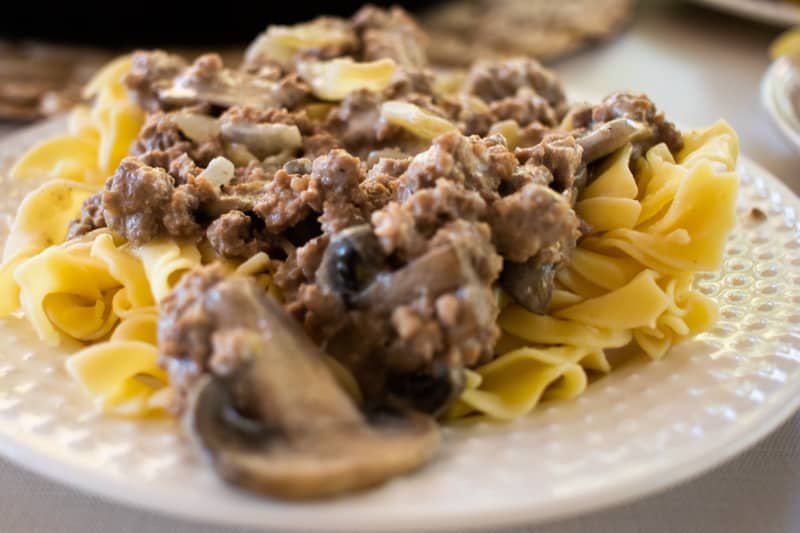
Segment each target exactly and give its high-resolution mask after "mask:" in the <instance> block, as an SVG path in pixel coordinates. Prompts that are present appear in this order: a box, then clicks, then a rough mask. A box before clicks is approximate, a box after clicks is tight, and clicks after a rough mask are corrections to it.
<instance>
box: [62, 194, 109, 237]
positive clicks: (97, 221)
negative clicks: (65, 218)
mask: <svg viewBox="0 0 800 533" xmlns="http://www.w3.org/2000/svg"><path fill="white" fill-rule="evenodd" d="M104 227H106V220H105V218H104V217H103V193H102V192H99V193H95V194H93V195H91V196H90V197H89V198H87V199H86V201H85V202H84V203H83V206H81V214H80V215H78V218H76V219H75V220H73V221H72V222H70V224H69V233H68V234H67V238H68V239H72V238H74V237H77V236H79V235H83V234H85V233H89V232H90V231H92V230H96V229H97V228H104Z"/></svg>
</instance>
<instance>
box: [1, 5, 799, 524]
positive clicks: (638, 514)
mask: <svg viewBox="0 0 800 533" xmlns="http://www.w3.org/2000/svg"><path fill="white" fill-rule="evenodd" d="M778 33H779V30H777V29H775V28H770V27H768V26H762V25H759V24H755V23H752V22H749V21H744V20H739V19H736V18H733V17H728V16H724V15H719V14H716V13H713V12H710V11H704V10H702V9H700V8H697V7H694V6H692V5H689V4H681V3H665V2H652V3H647V4H645V5H644V6H642V8H641V9H640V12H639V14H638V16H637V18H636V19H635V21H634V24H633V25H632V26H631V28H630V30H629V31H628V32H627V33H626V34H625V35H623V36H622V37H620V38H619V39H616V40H614V41H612V42H609V43H607V44H605V45H603V46H601V47H599V48H594V49H592V50H590V51H586V52H582V53H579V54H577V55H574V56H572V57H570V58H567V59H565V60H562V61H561V62H560V63H558V64H557V65H555V68H556V70H558V71H559V73H560V74H561V75H562V76H563V78H564V79H565V81H566V82H567V84H568V85H570V86H576V87H580V88H581V89H582V91H583V92H588V93H589V94H605V93H608V92H611V91H614V90H616V89H623V88H625V89H633V90H637V91H642V92H645V93H647V94H649V95H650V96H651V97H652V98H653V100H655V101H656V102H657V103H658V104H659V106H660V107H661V108H662V109H664V110H665V111H666V112H667V114H668V116H669V117H674V118H676V119H677V120H678V121H679V122H681V124H684V125H688V126H695V125H696V126H701V125H705V124H708V123H711V122H713V121H715V120H717V119H719V118H725V119H727V120H728V121H729V122H730V123H731V124H732V125H733V126H734V128H735V129H736V130H737V131H738V132H739V135H740V137H741V145H742V152H743V153H745V154H747V155H748V156H749V157H751V158H752V159H754V160H756V161H757V162H759V163H760V164H761V165H763V166H764V167H766V168H767V169H768V170H770V171H771V172H773V173H774V174H775V175H777V176H779V177H780V178H781V179H783V180H784V181H785V182H786V183H787V184H788V185H789V186H790V187H791V188H792V189H793V190H794V191H795V192H800V173H796V172H795V168H796V165H797V164H798V163H800V155H798V153H797V152H796V151H795V150H794V149H793V147H792V146H791V145H790V144H789V143H788V141H786V140H785V139H784V138H783V137H782V135H781V133H780V131H779V130H778V129H777V128H776V127H775V126H774V125H773V124H772V123H771V121H770V119H769V117H768V116H767V114H766V112H765V111H764V110H763V107H762V106H761V104H760V101H759V82H760V79H761V75H762V74H763V72H764V70H765V69H766V67H767V65H768V58H767V56H766V49H767V46H768V45H769V43H770V41H771V40H772V39H773V38H774V37H775V36H776V35H777V34H778ZM3 131H4V128H3V127H2V126H0V133H3ZM5 131H8V130H5ZM212 531H220V530H219V529H217V528H212V527H204V526H198V525H195V524H190V523H188V522H183V521H178V520H173V519H170V518H166V517H162V516H158V515H153V514H150V513H146V512H142V511H138V510H133V509H129V508H126V507H123V506H119V505H116V504H113V503H108V502H106V501H104V500H101V499H98V498H95V497H93V496H88V495H84V494H82V493H78V492H76V491H74V490H72V489H69V488H67V487H64V486H61V485H58V484H55V483H53V482H50V481H48V480H46V479H43V478H41V477H38V476H36V475H34V474H31V473H29V472H27V471H24V470H22V469H20V468H18V467H16V466H14V465H11V464H9V463H7V462H4V461H2V460H0V532H1V533H36V532H48V533H49V532H65V533H93V532H132V533H133V532H136V533H166V532H171V533H172V532H175V533H182V532H187V533H188V532H192V533H210V532H212ZM230 531H231V532H238V533H242V532H244V531H247V530H242V529H233V530H230ZM511 531H514V532H522V531H531V532H541V533H568V532H579V531H598V532H606V531H608V532H619V533H625V532H638V531H648V532H655V533H672V532H681V533H683V532H692V531H698V532H703V533H713V532H726V533H727V532H738V531H742V532H756V531H758V532H772V531H775V532H783V531H800V415H795V416H794V417H792V418H791V419H790V420H789V421H788V422H787V423H786V424H785V425H784V426H783V427H781V428H780V429H779V430H777V431H776V432H775V433H774V434H772V435H771V436H770V437H768V438H767V439H765V440H764V441H763V442H761V443H760V444H758V445H757V446H755V447H754V448H752V449H751V450H749V451H748V452H746V453H745V454H743V455H741V456H740V457H738V458H737V459H734V460H733V461H730V462H728V463H726V464H724V465H723V466H721V467H719V468H717V469H715V470H714V471H712V472H710V473H708V474H706V475H703V476H701V477H700V478H698V479H695V480H693V481H690V482H688V483H685V484H683V485H681V486H678V487H675V488H673V489H671V490H668V491H666V492H664V493H661V494H657V495H655V496H651V497H648V498H645V499H643V500H639V501H637V502H635V503H631V504H628V505H625V506H621V507H617V508H613V509H609V510H605V511H601V512H597V513H593V514H589V515H585V516H581V517H576V518H572V519H569V520H565V521H562V522H558V523H553V524H548V525H544V526H539V527H535V528H534V527H524V526H520V527H518V528H514V529H512V530H509V533H510V532H511Z"/></svg>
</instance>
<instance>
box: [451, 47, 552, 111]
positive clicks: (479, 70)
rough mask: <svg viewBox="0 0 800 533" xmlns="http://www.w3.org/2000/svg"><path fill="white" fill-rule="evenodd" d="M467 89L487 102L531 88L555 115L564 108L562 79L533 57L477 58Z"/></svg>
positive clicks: (518, 93) (515, 94)
mask: <svg viewBox="0 0 800 533" xmlns="http://www.w3.org/2000/svg"><path fill="white" fill-rule="evenodd" d="M466 90H467V92H469V93H470V94H474V95H476V96H478V97H479V98H481V99H483V100H484V101H486V102H487V103H489V102H496V101H498V100H503V99H505V98H510V97H516V96H518V95H520V94H521V93H522V94H524V92H526V91H530V92H532V93H533V94H536V95H538V96H540V97H541V98H543V99H544V100H545V101H546V102H547V103H548V105H550V107H551V108H552V111H553V114H554V115H555V117H556V118H557V119H560V118H561V116H562V115H563V113H564V112H565V111H566V104H567V100H566V96H565V94H564V89H563V87H562V85H561V81H559V79H558V78H557V77H556V75H555V74H553V73H552V72H550V71H549V70H547V69H545V68H544V67H542V66H541V65H540V64H539V63H538V62H537V61H536V60H534V59H529V58H516V59H507V60H505V61H501V62H496V61H489V60H486V61H479V62H477V63H475V65H473V67H472V68H471V69H470V71H469V74H468V75H467V81H466Z"/></svg>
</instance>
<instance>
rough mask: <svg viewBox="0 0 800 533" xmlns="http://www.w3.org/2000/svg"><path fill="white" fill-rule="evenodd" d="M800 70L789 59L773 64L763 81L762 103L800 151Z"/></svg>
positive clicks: (776, 61)
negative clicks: (798, 112)
mask: <svg viewBox="0 0 800 533" xmlns="http://www.w3.org/2000/svg"><path fill="white" fill-rule="evenodd" d="M792 100H795V101H797V102H798V103H799V104H800V70H798V68H797V66H795V65H794V63H792V61H791V60H790V59H789V58H788V57H781V58H779V59H776V60H775V61H773V62H772V64H771V65H770V66H769V68H768V69H767V71H766V72H765V73H764V77H763V78H762V79H761V103H762V104H763V105H764V107H765V108H766V109H767V112H769V114H770V116H771V117H772V119H773V120H774V121H775V123H776V124H777V125H778V127H779V128H780V129H781V131H782V132H783V134H784V135H786V137H787V138H788V139H789V140H790V141H791V142H792V144H794V146H795V148H797V149H798V150H800V117H798V115H797V110H796V109H795V106H794V104H793V103H792Z"/></svg>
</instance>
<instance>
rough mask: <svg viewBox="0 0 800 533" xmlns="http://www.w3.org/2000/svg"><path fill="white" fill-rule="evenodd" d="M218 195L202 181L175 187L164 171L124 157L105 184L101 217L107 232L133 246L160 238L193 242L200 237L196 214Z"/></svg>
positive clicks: (171, 178) (201, 231)
mask: <svg viewBox="0 0 800 533" xmlns="http://www.w3.org/2000/svg"><path fill="white" fill-rule="evenodd" d="M217 195H218V192H217V191H215V190H214V188H213V186H212V185H211V184H210V183H209V182H207V181H205V180H196V181H191V182H189V183H187V184H184V185H180V186H178V187H175V182H174V179H173V177H172V176H170V175H169V174H168V173H167V172H166V171H164V170H163V169H161V168H156V167H150V166H148V165H146V164H144V163H142V162H141V161H139V160H138V159H135V158H133V157H127V158H125V159H123V160H122V163H120V166H119V168H118V169H117V172H116V173H115V174H114V175H113V176H112V177H110V178H109V179H108V181H107V182H106V185H105V189H104V190H103V193H102V203H103V216H104V219H105V222H106V225H107V226H108V227H109V229H111V230H112V231H115V232H117V233H118V234H120V235H121V236H122V237H124V238H126V239H128V240H129V241H132V242H135V243H145V242H149V241H152V240H154V239H157V238H160V237H171V238H174V239H179V240H182V239H191V240H196V239H198V238H199V237H200V236H201V235H202V233H203V228H202V226H201V225H200V223H199V222H198V220H197V216H198V212H200V211H201V208H202V206H203V204H210V203H212V201H213V200H214V199H215V197H216V196H217Z"/></svg>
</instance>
